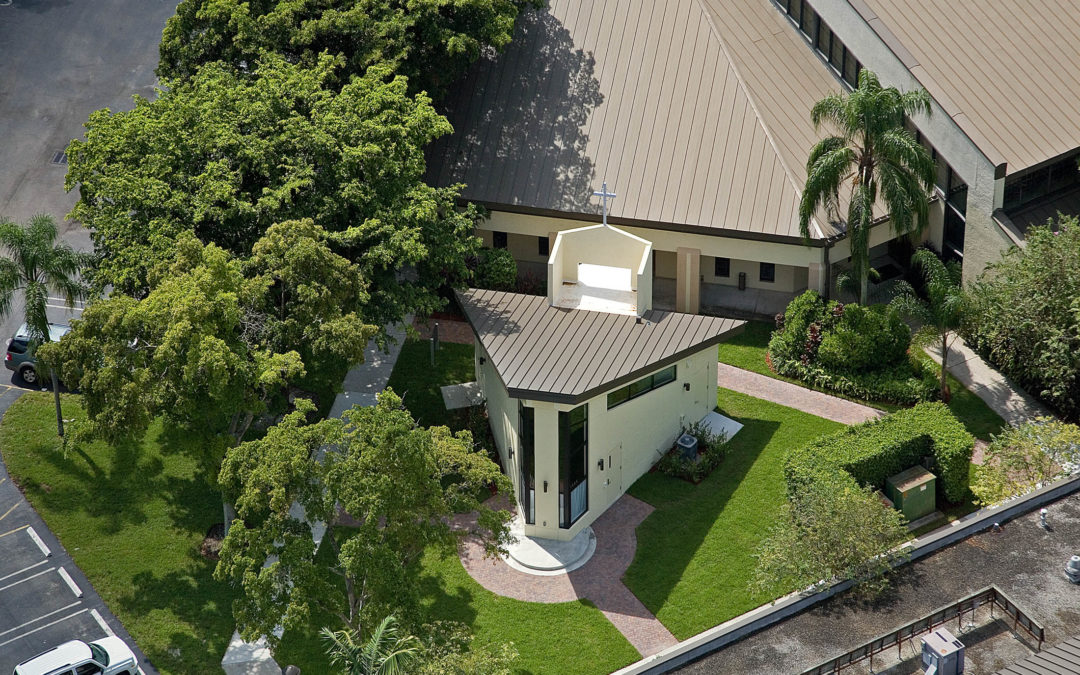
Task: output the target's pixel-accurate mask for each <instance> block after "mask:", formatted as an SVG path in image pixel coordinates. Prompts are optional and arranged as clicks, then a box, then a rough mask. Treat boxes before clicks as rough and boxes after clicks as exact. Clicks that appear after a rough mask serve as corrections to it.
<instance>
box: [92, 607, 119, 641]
mask: <svg viewBox="0 0 1080 675" xmlns="http://www.w3.org/2000/svg"><path fill="white" fill-rule="evenodd" d="M90 616H92V617H94V621H97V625H99V626H101V630H103V631H105V634H106V635H108V636H109V637H115V636H116V633H114V632H113V630H112V628H109V624H107V623H105V619H103V618H101V615H100V614H98V611H97V610H96V609H92V610H90Z"/></svg>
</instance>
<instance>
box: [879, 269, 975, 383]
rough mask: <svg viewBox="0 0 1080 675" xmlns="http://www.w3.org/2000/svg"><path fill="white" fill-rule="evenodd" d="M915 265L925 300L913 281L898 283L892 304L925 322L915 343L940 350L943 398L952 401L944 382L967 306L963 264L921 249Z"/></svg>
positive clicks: (911, 316)
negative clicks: (946, 261)
mask: <svg viewBox="0 0 1080 675" xmlns="http://www.w3.org/2000/svg"><path fill="white" fill-rule="evenodd" d="M911 262H912V264H913V266H915V267H917V268H918V269H920V270H921V271H922V275H923V280H924V281H925V282H926V300H923V299H922V298H920V297H919V296H918V295H917V294H916V293H915V289H914V288H912V287H911V284H909V283H907V282H903V281H902V282H899V283H898V284H897V287H896V290H897V296H896V297H895V298H894V299H893V301H892V303H891V304H892V305H893V306H895V307H896V308H897V309H899V310H900V312H901V313H903V314H905V315H906V316H908V317H910V318H913V319H916V320H917V321H920V322H921V323H922V327H920V328H919V330H918V331H917V332H916V333H915V343H916V344H920V345H926V346H931V345H932V346H936V347H940V349H941V400H943V401H948V400H949V389H948V386H947V385H946V382H945V373H946V372H947V371H946V370H945V368H946V366H947V365H948V361H949V343H950V342H951V341H952V340H954V339H956V335H955V333H954V332H953V331H955V330H956V329H957V328H959V327H960V324H961V322H962V321H963V319H964V312H965V310H966V309H967V295H966V294H965V293H964V287H963V282H962V281H961V276H960V265H959V264H958V263H956V262H955V261H951V262H948V263H943V262H941V259H940V258H938V257H937V255H935V254H934V252H933V251H931V250H929V249H925V248H924V249H919V250H918V251H916V252H915V255H913V256H912V257H911Z"/></svg>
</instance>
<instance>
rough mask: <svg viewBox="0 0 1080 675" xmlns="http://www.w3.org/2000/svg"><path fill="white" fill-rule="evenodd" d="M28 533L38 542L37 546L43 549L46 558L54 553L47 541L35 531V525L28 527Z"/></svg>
mask: <svg viewBox="0 0 1080 675" xmlns="http://www.w3.org/2000/svg"><path fill="white" fill-rule="evenodd" d="M26 533H27V534H29V535H30V538H31V539H33V540H34V543H35V544H37V547H38V548H40V549H41V553H42V555H44V556H45V557H46V558H48V557H49V556H51V555H52V551H50V550H49V547H48V546H46V545H45V542H43V541H42V540H41V537H39V536H38V533H37V532H34V528H33V527H28V528H26Z"/></svg>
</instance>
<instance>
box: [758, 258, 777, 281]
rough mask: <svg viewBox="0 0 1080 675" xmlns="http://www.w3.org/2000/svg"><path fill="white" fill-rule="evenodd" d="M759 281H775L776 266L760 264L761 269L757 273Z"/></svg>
mask: <svg viewBox="0 0 1080 675" xmlns="http://www.w3.org/2000/svg"><path fill="white" fill-rule="evenodd" d="M758 280H759V281H767V282H769V283H772V282H774V281H776V265H774V264H772V263H765V262H763V263H761V268H760V270H759V272H758Z"/></svg>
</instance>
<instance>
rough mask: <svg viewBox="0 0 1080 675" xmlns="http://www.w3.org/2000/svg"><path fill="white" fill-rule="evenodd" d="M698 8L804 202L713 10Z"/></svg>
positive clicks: (701, 2)
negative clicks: (721, 31)
mask: <svg viewBox="0 0 1080 675" xmlns="http://www.w3.org/2000/svg"><path fill="white" fill-rule="evenodd" d="M696 2H697V5H698V8H699V9H700V10H701V12H702V13H703V14H704V15H705V20H706V21H708V22H709V30H711V31H712V34H713V36H714V37H715V38H716V41H717V42H718V43H719V44H720V50H721V51H723V52H724V58H725V59H727V62H728V67H729V68H731V72H733V73H735V79H736V80H738V81H739V86H740V87H741V88H742V90H743V91H744V92H746V100H747V101H748V102H749V103H750V108H751V109H752V110H753V111H754V117H755V118H757V122H758V125H759V126H761V130H762V131H763V132H765V138H766V139H768V141H769V147H771V148H772V151H773V154H775V155H776V159H777V160H778V161H779V162H780V166H781V167H783V169H784V175H785V176H786V177H787V179H788V184H789V185H791V187H792V189H793V190H795V194H796V195H798V196H799V201H800V202H801V201H802V190H800V189H799V186H798V184H797V183H796V182H795V179H794V178H793V177H792V172H791V167H789V166H788V163H787V162H786V161H785V160H784V155H783V153H781V152H780V148H779V147H778V146H777V145H776V139H774V138H773V135H772V132H771V131H769V125H767V124H766V123H765V118H764V117H762V115H761V111H760V110H758V106H757V101H755V100H754V94H753V92H752V91H751V90H750V87H748V86H747V84H746V80H744V79H743V76H742V73H741V72H740V71H739V67H738V65H737V64H736V63H735V59H734V57H732V55H731V51H730V50H729V49H728V46H727V42H726V41H725V40H724V38H723V36H722V35H720V29H719V28H717V26H716V21H715V19H714V17H713V12H712V8H711V7H709V6H708V4H707V0H696ZM811 221H812V225H813V226H814V229H815V230H816V231H817V233H818V237H820V238H821V239H824V238H825V233H824V232H822V230H821V227H819V226H818V223H817V218H811Z"/></svg>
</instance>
